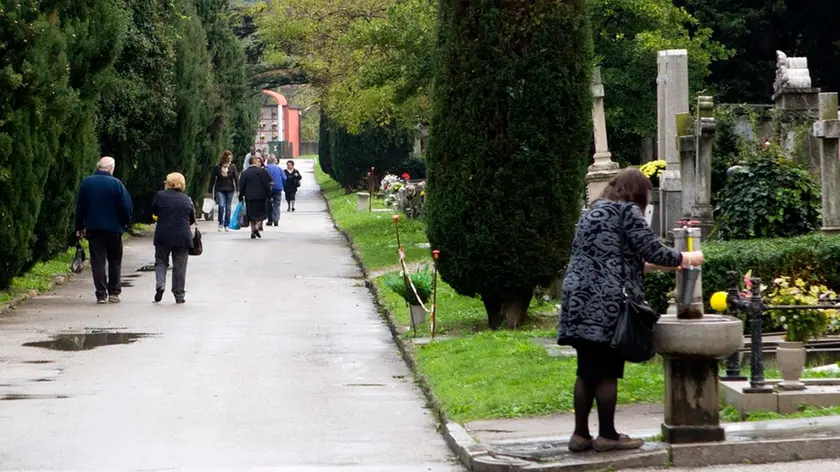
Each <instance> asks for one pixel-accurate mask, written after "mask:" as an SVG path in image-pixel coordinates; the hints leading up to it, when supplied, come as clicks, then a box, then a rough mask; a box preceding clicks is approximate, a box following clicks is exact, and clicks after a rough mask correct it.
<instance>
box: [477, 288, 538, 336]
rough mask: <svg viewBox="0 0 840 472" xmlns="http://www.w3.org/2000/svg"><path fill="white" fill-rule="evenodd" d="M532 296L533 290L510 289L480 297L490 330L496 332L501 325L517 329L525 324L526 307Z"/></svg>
mask: <svg viewBox="0 0 840 472" xmlns="http://www.w3.org/2000/svg"><path fill="white" fill-rule="evenodd" d="M533 296H534V288H533V287H529V288H519V289H510V290H506V291H504V292H501V293H496V294H493V295H486V296H485V295H482V297H481V298H482V300H483V301H484V309H485V310H487V322H488V324H489V325H490V329H493V330H496V329H499V328H501V327H502V326H503V325H504V327H505V328H507V329H517V328H520V327H521V326H522V325H523V324H525V318H526V316H527V315H528V306H529V305H530V304H531V298H533Z"/></svg>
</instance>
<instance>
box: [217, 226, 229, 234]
mask: <svg viewBox="0 0 840 472" xmlns="http://www.w3.org/2000/svg"><path fill="white" fill-rule="evenodd" d="M225 229H227V228H225ZM219 232H220V233H221V232H222V225H219Z"/></svg>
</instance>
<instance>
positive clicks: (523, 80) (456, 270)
mask: <svg viewBox="0 0 840 472" xmlns="http://www.w3.org/2000/svg"><path fill="white" fill-rule="evenodd" d="M584 4H585V1H584V0H532V1H530V2H521V1H514V0H502V1H500V0H440V29H439V33H438V54H439V56H438V63H437V68H436V71H435V76H434V86H433V94H432V120H431V123H432V125H431V136H430V145H429V150H428V167H429V169H428V171H429V178H428V187H427V206H426V210H427V232H428V236H429V241H430V242H431V245H432V247H434V248H436V249H440V250H441V256H440V273H441V276H442V278H443V280H445V281H446V282H447V283H449V284H450V285H451V286H452V287H453V288H454V289H455V290H456V291H458V292H459V293H461V294H465V295H480V296H481V298H482V301H483V302H484V306H485V308H486V310H487V315H488V320H489V325H490V327H491V328H494V329H495V328H498V327H500V326H501V325H502V324H504V325H506V326H508V327H517V326H520V325H521V324H522V323H523V321H524V318H525V315H526V313H527V309H528V305H529V302H530V300H531V298H532V296H533V290H534V288H535V286H537V285H544V284H548V283H549V282H550V281H551V279H552V278H554V277H556V276H557V275H558V273H559V272H560V271H561V270H562V268H563V267H564V264H565V263H566V261H567V258H568V253H569V248H570V246H571V242H572V238H573V235H574V226H575V222H576V220H577V218H578V217H579V214H580V209H581V204H582V200H583V198H582V197H583V188H584V176H585V172H586V166H587V164H588V161H589V149H590V143H591V139H592V138H591V133H592V131H591V125H590V121H591V116H590V113H591V107H592V102H591V95H590V94H591V92H590V80H591V62H590V60H591V37H590V35H591V33H590V31H589V25H588V22H587V17H586V11H585V8H584Z"/></svg>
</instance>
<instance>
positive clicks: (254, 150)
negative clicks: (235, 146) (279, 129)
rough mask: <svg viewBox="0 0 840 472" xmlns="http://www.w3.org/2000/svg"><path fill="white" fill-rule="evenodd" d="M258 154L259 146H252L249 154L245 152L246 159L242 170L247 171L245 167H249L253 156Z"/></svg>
mask: <svg viewBox="0 0 840 472" xmlns="http://www.w3.org/2000/svg"><path fill="white" fill-rule="evenodd" d="M256 154H257V146H251V150H250V151H248V154H245V160H244V161H242V172H245V169H247V168H248V167H249V166H250V165H251V158H252V157H254V156H255V155H256Z"/></svg>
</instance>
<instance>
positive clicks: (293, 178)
mask: <svg viewBox="0 0 840 472" xmlns="http://www.w3.org/2000/svg"><path fill="white" fill-rule="evenodd" d="M283 173H284V174H286V184H285V188H284V190H285V191H286V203H287V204H288V207H287V208H286V211H295V195H296V194H297V191H298V187H300V181H301V180H303V177H302V176H301V175H300V172H298V170H297V169H295V161H286V168H285V169H283Z"/></svg>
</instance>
